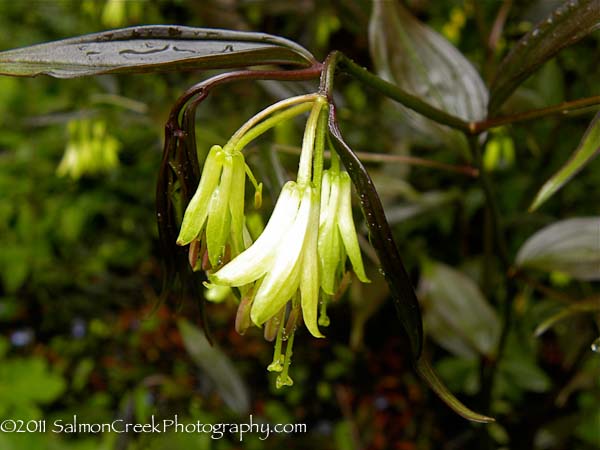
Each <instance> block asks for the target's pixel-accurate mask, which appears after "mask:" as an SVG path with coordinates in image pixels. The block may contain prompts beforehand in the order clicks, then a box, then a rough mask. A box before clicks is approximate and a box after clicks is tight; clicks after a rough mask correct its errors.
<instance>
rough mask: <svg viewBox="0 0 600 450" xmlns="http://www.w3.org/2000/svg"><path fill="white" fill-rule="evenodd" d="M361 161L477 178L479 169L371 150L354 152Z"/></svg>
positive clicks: (284, 148)
mask: <svg viewBox="0 0 600 450" xmlns="http://www.w3.org/2000/svg"><path fill="white" fill-rule="evenodd" d="M273 149H274V150H276V151H278V152H281V153H288V154H292V155H297V154H300V148H299V147H296V146H294V145H286V144H274V145H273ZM355 153H356V156H358V157H359V158H360V159H361V161H363V162H365V163H367V162H372V163H392V164H407V165H412V166H422V167H430V168H432V169H439V170H446V171H448V172H454V173H460V174H462V175H467V176H469V177H473V178H477V177H478V176H479V170H478V169H477V168H475V167H472V166H456V165H453V164H446V163H443V162H439V161H433V160H431V159H425V158H417V157H415V156H402V155H389V154H386V153H372V152H355ZM324 156H325V158H330V157H331V152H329V151H326V152H325V155H324Z"/></svg>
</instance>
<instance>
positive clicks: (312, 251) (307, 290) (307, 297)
mask: <svg viewBox="0 0 600 450" xmlns="http://www.w3.org/2000/svg"><path fill="white" fill-rule="evenodd" d="M313 195H314V196H315V197H316V193H314V194H313ZM315 200H316V199H315ZM318 235H319V206H318V204H317V202H316V201H315V202H314V203H313V205H312V211H311V216H310V221H309V223H308V235H307V236H306V239H305V242H304V249H303V250H302V263H301V266H302V273H301V274H300V298H301V305H302V317H303V319H304V324H305V325H306V328H308V331H310V334H312V335H313V336H314V337H324V336H323V335H322V334H321V332H320V331H319V328H318V326H317V316H318V309H319V264H318V260H317V237H318Z"/></svg>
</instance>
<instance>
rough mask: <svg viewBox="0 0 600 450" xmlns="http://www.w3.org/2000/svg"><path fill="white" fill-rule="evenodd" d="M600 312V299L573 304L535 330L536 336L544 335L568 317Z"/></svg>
mask: <svg viewBox="0 0 600 450" xmlns="http://www.w3.org/2000/svg"><path fill="white" fill-rule="evenodd" d="M597 311H600V297H599V296H594V297H592V298H589V299H586V300H582V301H580V302H577V303H573V304H572V305H569V306H567V307H566V308H563V309H561V310H560V311H558V312H557V313H555V314H552V315H551V316H550V317H548V318H547V319H546V320H544V321H543V322H542V323H540V324H539V325H538V326H537V327H536V329H535V335H536V336H540V335H542V334H544V332H545V331H546V330H548V329H549V328H551V327H553V326H554V325H555V324H556V323H557V322H559V321H561V320H563V319H566V318H567V317H571V316H574V315H577V314H582V313H592V312H597Z"/></svg>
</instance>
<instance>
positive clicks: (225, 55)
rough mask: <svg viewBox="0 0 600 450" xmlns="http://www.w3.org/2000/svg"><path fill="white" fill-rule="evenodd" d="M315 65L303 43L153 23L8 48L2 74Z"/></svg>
mask: <svg viewBox="0 0 600 450" xmlns="http://www.w3.org/2000/svg"><path fill="white" fill-rule="evenodd" d="M313 61H314V57H313V56H312V55H311V54H310V53H309V52H308V51H307V50H306V49H304V48H303V47H301V46H299V45H298V44H296V43H294V42H291V41H288V40H287V39H283V38H280V37H277V36H271V35H268V34H264V33H248V32H242V31H230V30H220V29H210V28H191V27H182V26H167V25H149V26H142V27H132V28H122V29H119V30H111V31H104V32H101V33H95V34H88V35H84V36H79V37H75V38H70V39H63V40H60V41H55V42H48V43H45V44H39V45H32V46H30V47H24V48H20V49H15V50H8V51H5V52H2V53H0V74H1V75H14V76H36V75H42V74H45V75H51V76H54V77H57V78H74V77H81V76H89V75H99V74H104V73H134V72H151V71H164V70H182V69H188V70H189V69H220V68H229V67H242V66H253V65H259V64H293V65H301V66H309V65H310V64H311V63H312V62H313Z"/></svg>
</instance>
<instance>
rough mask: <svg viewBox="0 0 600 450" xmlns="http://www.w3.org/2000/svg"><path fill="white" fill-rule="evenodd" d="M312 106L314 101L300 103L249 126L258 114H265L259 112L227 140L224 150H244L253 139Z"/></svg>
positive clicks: (254, 121)
mask: <svg viewBox="0 0 600 450" xmlns="http://www.w3.org/2000/svg"><path fill="white" fill-rule="evenodd" d="M307 101H308V100H307ZM273 106H275V105H273ZM311 107H312V103H303V104H300V105H297V106H293V107H291V108H289V109H286V110H285V111H282V112H280V113H279V114H276V115H274V116H273V117H270V118H268V119H267V120H265V121H264V122H262V123H259V124H258V125H256V126H254V127H253V128H252V127H251V126H247V125H248V124H250V125H253V124H254V123H256V122H257V121H256V120H255V119H256V118H257V116H259V115H263V114H262V113H261V114H257V115H256V116H254V117H253V118H252V119H250V120H249V121H248V122H246V123H245V124H244V126H243V127H242V128H240V129H239V130H238V131H237V132H236V134H235V135H233V137H232V138H231V139H229V141H228V142H227V144H225V146H224V147H223V149H224V150H225V149H226V150H225V151H227V150H230V151H233V150H237V151H242V150H243V149H244V147H246V146H247V145H248V144H249V143H250V142H251V141H253V140H254V139H256V138H257V137H259V136H260V135H261V134H263V133H265V132H267V131H269V130H270V129H271V128H273V127H274V126H276V125H277V124H279V123H281V122H283V121H285V120H289V119H291V118H293V117H296V116H298V115H300V114H302V113H304V112H306V111H308V110H309V109H310V108H311ZM267 109H269V108H267ZM265 111H266V110H265ZM265 111H262V112H265ZM267 115H268V114H267Z"/></svg>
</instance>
